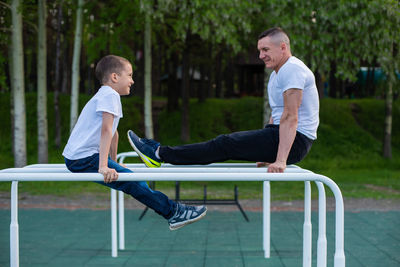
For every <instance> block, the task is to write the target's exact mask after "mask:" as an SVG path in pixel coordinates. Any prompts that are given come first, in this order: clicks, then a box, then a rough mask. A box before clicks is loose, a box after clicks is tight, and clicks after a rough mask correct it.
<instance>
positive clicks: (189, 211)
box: [168, 203, 207, 230]
mask: <svg viewBox="0 0 400 267" xmlns="http://www.w3.org/2000/svg"><path fill="white" fill-rule="evenodd" d="M206 213H207V207H206V206H186V205H185V204H181V203H177V208H176V212H175V215H174V216H172V217H171V218H170V219H169V220H168V223H169V229H170V230H177V229H179V228H181V227H183V226H185V225H187V224H190V223H194V222H196V221H198V220H200V219H201V218H203V217H204V216H205V215H206Z"/></svg>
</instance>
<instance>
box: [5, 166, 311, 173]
mask: <svg viewBox="0 0 400 267" xmlns="http://www.w3.org/2000/svg"><path fill="white" fill-rule="evenodd" d="M130 169H131V170H132V171H133V172H134V173H266V170H265V169H263V168H256V167H252V168H231V167H229V168H224V167H214V168H199V167H190V168H182V167H181V168H157V169H153V168H130ZM0 173H71V172H70V171H69V170H68V169H67V168H66V167H64V168H62V167H58V168H45V167H43V168H9V169H4V170H0ZM284 173H310V172H306V171H305V170H304V169H296V168H292V169H287V170H285V172H284Z"/></svg>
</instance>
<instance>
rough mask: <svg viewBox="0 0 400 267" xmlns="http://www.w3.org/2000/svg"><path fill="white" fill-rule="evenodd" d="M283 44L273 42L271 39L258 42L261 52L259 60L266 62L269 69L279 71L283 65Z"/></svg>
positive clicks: (267, 38)
mask: <svg viewBox="0 0 400 267" xmlns="http://www.w3.org/2000/svg"><path fill="white" fill-rule="evenodd" d="M283 45H284V44H283V43H282V44H277V43H276V42H273V41H272V40H271V38H270V37H268V36H267V37H264V38H262V39H260V40H258V44H257V49H258V51H259V52H260V55H259V58H260V59H261V60H262V61H264V64H265V66H266V67H267V68H269V69H273V70H275V71H278V70H279V68H280V67H281V66H282V65H283V63H282V61H283V58H284V51H285V49H284V48H283Z"/></svg>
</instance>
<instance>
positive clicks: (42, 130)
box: [37, 0, 48, 163]
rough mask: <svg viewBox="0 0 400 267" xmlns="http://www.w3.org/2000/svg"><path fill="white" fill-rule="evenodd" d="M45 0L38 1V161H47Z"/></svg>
mask: <svg viewBox="0 0 400 267" xmlns="http://www.w3.org/2000/svg"><path fill="white" fill-rule="evenodd" d="M46 12H47V11H46V0H39V1H38V54H37V57H38V58H37V124H38V125H37V126H38V162H39V163H47V162H48V129H47V128H48V127H47V53H46V17H47V15H46Z"/></svg>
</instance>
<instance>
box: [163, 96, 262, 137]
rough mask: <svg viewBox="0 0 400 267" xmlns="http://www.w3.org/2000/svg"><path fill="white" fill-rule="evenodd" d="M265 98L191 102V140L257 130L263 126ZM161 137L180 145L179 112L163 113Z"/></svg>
mask: <svg viewBox="0 0 400 267" xmlns="http://www.w3.org/2000/svg"><path fill="white" fill-rule="evenodd" d="M260 114H262V99H261V98H255V97H246V98H241V99H231V100H229V101H227V100H223V99H209V100H207V102H205V103H198V102H196V101H194V100H193V101H192V102H191V104H190V115H189V117H190V132H191V140H190V141H191V142H200V141H204V140H207V139H211V138H214V137H216V136H217V135H219V134H224V133H230V132H234V131H243V130H250V129H257V128H260V127H261V126H262V118H261V116H260ZM158 123H159V125H160V129H159V133H158V136H159V138H160V141H161V142H168V144H179V143H181V140H180V127H177V125H180V123H181V113H180V112H179V111H175V112H171V113H168V112H166V111H164V112H162V113H161V114H160V117H159V119H158Z"/></svg>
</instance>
